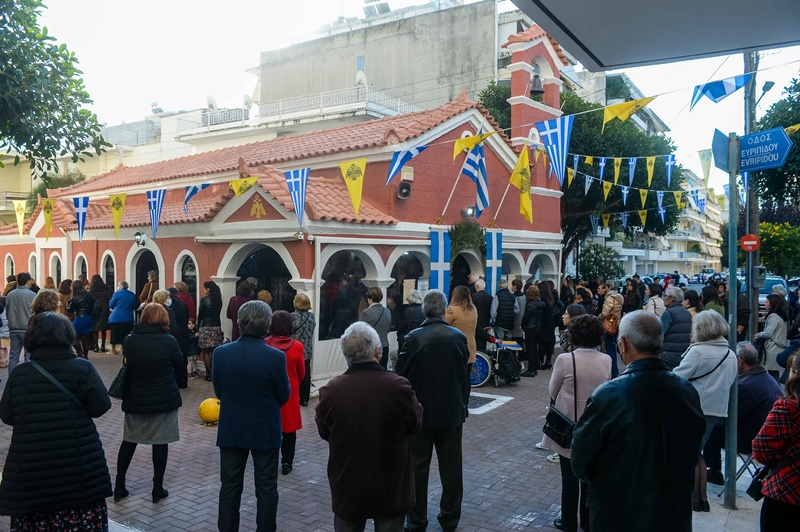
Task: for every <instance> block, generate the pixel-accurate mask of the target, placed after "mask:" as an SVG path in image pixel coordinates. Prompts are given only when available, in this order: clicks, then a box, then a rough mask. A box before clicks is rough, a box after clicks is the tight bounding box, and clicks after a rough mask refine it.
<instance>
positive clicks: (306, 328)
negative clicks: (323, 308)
mask: <svg viewBox="0 0 800 532" xmlns="http://www.w3.org/2000/svg"><path fill="white" fill-rule="evenodd" d="M262 292H267V291H266V290H262V291H261V292H259V293H258V296H259V299H261V293H262ZM267 294H269V292H267ZM271 298H272V296H271V295H270V299H271ZM267 304H269V303H267ZM316 326H317V320H316V318H315V316H314V313H313V312H311V300H309V299H308V296H307V295H305V294H297V295H296V296H294V312H292V334H291V336H292V338H294V339H295V340H297V341H298V342H300V343H301V344H303V359H304V360H305V366H306V372H305V376H304V377H303V380H302V381H300V406H308V399H309V397H310V395H311V360H312V359H313V358H314V328H315V327H316Z"/></svg>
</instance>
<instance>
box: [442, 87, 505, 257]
mask: <svg viewBox="0 0 800 532" xmlns="http://www.w3.org/2000/svg"><path fill="white" fill-rule="evenodd" d="M509 98H511V87H509V86H508V85H498V84H497V83H495V82H494V80H492V81H490V82H489V85H488V86H487V87H486V88H485V89H483V90H482V91H481V92H479V93H478V101H479V102H481V105H483V106H484V107H485V108H486V110H487V111H489V114H490V115H492V116H493V117H494V119H495V120H497V123H498V124H500V127H501V128H503V129H508V128H510V127H511V104H509V103H508V99H509ZM454 256H455V255H454Z"/></svg>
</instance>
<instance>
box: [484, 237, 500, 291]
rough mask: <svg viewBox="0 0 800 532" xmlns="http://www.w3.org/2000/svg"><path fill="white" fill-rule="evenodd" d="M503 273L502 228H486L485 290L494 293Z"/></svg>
mask: <svg viewBox="0 0 800 532" xmlns="http://www.w3.org/2000/svg"><path fill="white" fill-rule="evenodd" d="M502 275H503V230H502V229H487V230H486V292H487V293H488V294H491V295H494V293H495V292H497V283H498V281H500V277H502Z"/></svg>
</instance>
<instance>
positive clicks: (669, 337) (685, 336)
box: [661, 286, 692, 369]
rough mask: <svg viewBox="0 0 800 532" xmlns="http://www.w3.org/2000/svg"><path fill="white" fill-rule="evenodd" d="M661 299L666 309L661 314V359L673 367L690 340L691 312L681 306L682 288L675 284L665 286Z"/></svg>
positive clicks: (678, 362)
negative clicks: (662, 332) (662, 339)
mask: <svg viewBox="0 0 800 532" xmlns="http://www.w3.org/2000/svg"><path fill="white" fill-rule="evenodd" d="M662 299H663V300H664V306H665V307H666V309H664V313H663V314H662V315H661V327H662V329H663V330H664V344H663V347H662V348H661V359H662V360H663V361H664V362H665V363H666V364H667V367H668V368H669V369H674V368H675V367H677V365H678V364H680V362H681V355H683V353H685V352H686V349H688V348H689V344H690V343H691V341H692V314H691V313H690V312H689V311H688V310H687V309H685V308H684V307H683V290H681V289H680V288H678V287H677V286H670V287H669V288H667V289H666V290H665V291H664V295H663V296H662Z"/></svg>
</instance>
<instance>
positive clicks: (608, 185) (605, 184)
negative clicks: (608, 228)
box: [603, 181, 611, 216]
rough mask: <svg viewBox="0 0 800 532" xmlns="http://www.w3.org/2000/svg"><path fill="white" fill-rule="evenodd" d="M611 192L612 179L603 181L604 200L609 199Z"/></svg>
mask: <svg viewBox="0 0 800 532" xmlns="http://www.w3.org/2000/svg"><path fill="white" fill-rule="evenodd" d="M609 192H611V181H603V201H608V193H609ZM603 216H605V215H603Z"/></svg>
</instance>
